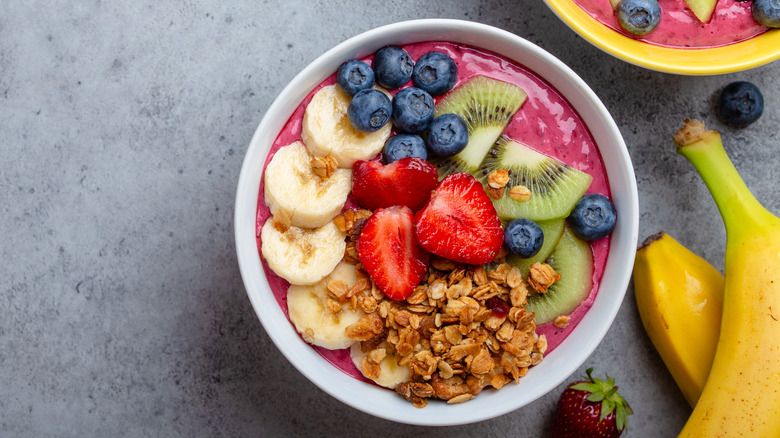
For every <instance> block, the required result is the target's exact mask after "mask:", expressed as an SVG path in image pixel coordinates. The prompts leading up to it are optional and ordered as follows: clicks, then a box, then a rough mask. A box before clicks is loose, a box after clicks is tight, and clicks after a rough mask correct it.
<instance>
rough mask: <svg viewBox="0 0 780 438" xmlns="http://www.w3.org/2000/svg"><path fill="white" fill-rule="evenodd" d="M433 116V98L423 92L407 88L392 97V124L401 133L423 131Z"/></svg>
mask: <svg viewBox="0 0 780 438" xmlns="http://www.w3.org/2000/svg"><path fill="white" fill-rule="evenodd" d="M434 114H435V108H434V106H433V98H432V97H431V95H430V94H428V93H427V92H426V91H425V90H421V89H419V88H415V87H408V88H404V89H403V90H401V91H399V92H397V93H395V96H393V124H394V125H395V127H396V128H398V130H399V131H401V132H406V133H409V134H419V133H420V132H423V131H425V129H426V128H427V127H428V125H430V124H431V121H432V120H433V116H434Z"/></svg>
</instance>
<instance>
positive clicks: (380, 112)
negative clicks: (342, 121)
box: [347, 88, 393, 132]
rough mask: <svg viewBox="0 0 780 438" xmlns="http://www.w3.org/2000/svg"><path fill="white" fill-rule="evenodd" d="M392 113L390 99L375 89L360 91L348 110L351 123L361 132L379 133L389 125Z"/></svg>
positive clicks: (353, 97)
mask: <svg viewBox="0 0 780 438" xmlns="http://www.w3.org/2000/svg"><path fill="white" fill-rule="evenodd" d="M392 113H393V106H392V103H391V102H390V98H389V97H387V95H386V94H385V93H383V92H381V91H379V90H375V89H373V88H370V89H368V90H362V91H358V92H357V93H356V94H355V95H354V96H352V101H351V102H350V103H349V107H348V108H347V115H348V116H349V123H351V124H352V127H353V128H355V129H357V130H358V131H360V132H375V131H378V130H379V129H380V128H382V127H383V126H385V124H387V122H388V121H389V120H390V116H391V115H392Z"/></svg>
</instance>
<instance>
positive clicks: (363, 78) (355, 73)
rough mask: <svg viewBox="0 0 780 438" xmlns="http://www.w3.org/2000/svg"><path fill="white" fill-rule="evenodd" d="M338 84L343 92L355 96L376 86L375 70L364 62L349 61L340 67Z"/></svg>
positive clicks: (337, 74) (337, 76)
mask: <svg viewBox="0 0 780 438" xmlns="http://www.w3.org/2000/svg"><path fill="white" fill-rule="evenodd" d="M336 83H337V84H338V85H339V88H341V91H343V92H345V93H347V94H348V95H350V96H354V95H355V93H357V92H358V91H360V90H366V89H368V88H371V87H373V86H374V70H371V67H369V66H368V64H366V63H365V62H363V61H358V60H357V59H353V60H351V61H347V62H345V63H343V64H341V67H339V71H338V72H337V73H336Z"/></svg>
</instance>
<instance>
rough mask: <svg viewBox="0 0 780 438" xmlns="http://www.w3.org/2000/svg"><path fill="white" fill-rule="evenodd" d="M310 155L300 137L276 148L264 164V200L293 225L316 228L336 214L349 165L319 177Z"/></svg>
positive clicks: (347, 187) (348, 176)
mask: <svg viewBox="0 0 780 438" xmlns="http://www.w3.org/2000/svg"><path fill="white" fill-rule="evenodd" d="M313 158H314V157H312V156H311V155H309V152H308V151H307V150H306V146H304V144H303V143H301V142H300V141H296V142H294V143H292V144H290V145H287V146H284V147H282V148H280V149H279V150H278V151H277V152H276V153H275V154H274V156H273V158H271V162H270V163H268V166H266V168H265V173H264V176H263V179H264V183H263V184H264V194H265V202H266V204H267V205H268V207H269V208H270V209H271V213H272V214H273V215H274V216H276V215H279V214H280V213H284V214H285V215H286V216H287V217H289V218H290V222H291V223H292V224H293V225H295V226H296V227H302V228H317V227H321V226H323V225H325V224H326V223H328V222H330V221H331V220H332V219H333V218H334V217H336V215H338V214H339V212H340V211H341V209H342V208H343V207H344V204H345V203H346V202H347V197H348V196H349V193H350V191H351V190H352V172H351V171H350V170H349V169H335V170H332V172H331V173H330V175H329V176H327V177H325V178H323V177H321V176H319V175H318V174H317V173H315V170H314V169H313V168H312V160H313Z"/></svg>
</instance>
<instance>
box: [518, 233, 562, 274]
mask: <svg viewBox="0 0 780 438" xmlns="http://www.w3.org/2000/svg"><path fill="white" fill-rule="evenodd" d="M537 224H538V225H539V227H540V228H541V229H542V234H544V240H543V241H542V247H541V248H540V249H539V252H537V253H536V255H534V256H532V257H529V258H520V257H518V256H516V255H514V254H512V253H511V252H510V253H509V254H508V255H507V258H506V261H507V263H509V264H510V265H512V266H517V267H518V268H519V269H520V272H521V273H522V274H523V275H528V270H529V268H530V267H531V265H533V264H534V263H542V262H544V261H545V260H547V257H549V256H550V254H552V252H553V249H555V245H557V244H558V241H559V240H561V235H562V234H563V226H564V225H565V224H566V219H553V220H549V221H539V222H537Z"/></svg>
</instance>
